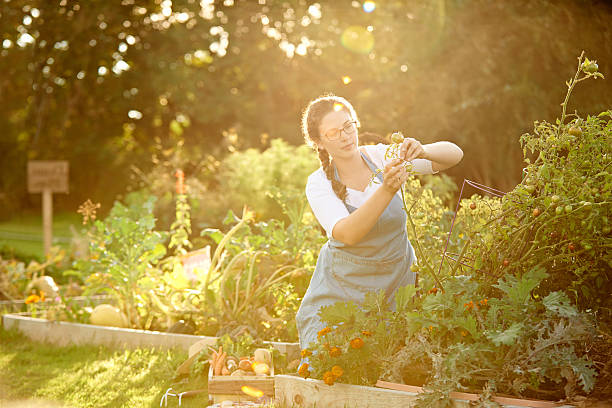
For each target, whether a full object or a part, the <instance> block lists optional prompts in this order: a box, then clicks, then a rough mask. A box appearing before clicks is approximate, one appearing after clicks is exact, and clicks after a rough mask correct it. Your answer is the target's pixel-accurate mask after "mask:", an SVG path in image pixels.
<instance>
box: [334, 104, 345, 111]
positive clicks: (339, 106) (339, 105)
mask: <svg viewBox="0 0 612 408" xmlns="http://www.w3.org/2000/svg"><path fill="white" fill-rule="evenodd" d="M343 108H344V105H342V104H341V103H337V102H336V103H334V111H336V112H339V111H341V110H342V109H343Z"/></svg>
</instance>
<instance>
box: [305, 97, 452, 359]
mask: <svg viewBox="0 0 612 408" xmlns="http://www.w3.org/2000/svg"><path fill="white" fill-rule="evenodd" d="M359 126H360V123H359V119H358V118H357V114H356V113H355V110H354V109H353V107H352V106H351V104H350V103H349V102H348V101H347V100H346V99H344V98H342V97H339V96H334V95H324V96H322V97H319V98H317V99H315V100H313V101H311V102H310V103H309V104H308V107H307V108H306V109H305V111H304V114H303V116H302V132H303V133H304V138H305V140H306V143H308V144H309V145H310V146H311V147H313V148H314V149H315V150H316V151H317V152H318V154H319V160H320V161H321V168H319V169H318V170H316V171H315V172H313V173H312V174H311V175H310V176H309V177H308V182H307V184H306V197H307V198H308V202H309V204H310V207H311V208H312V211H313V213H314V215H315V216H316V218H317V220H318V221H319V223H320V224H321V226H322V227H323V228H324V229H325V231H326V233H327V237H328V238H329V240H328V241H327V242H326V243H325V245H323V248H322V249H321V252H320V254H319V258H318V260H317V265H316V268H315V271H314V273H313V276H312V279H311V281H310V285H309V287H308V290H307V291H306V294H305V295H304V299H303V300H302V304H301V305H300V309H299V310H298V313H297V316H296V323H297V328H298V334H299V338H300V347H301V348H302V349H305V348H308V346H309V345H310V344H311V343H314V342H315V341H316V339H317V333H318V331H319V330H321V329H322V328H323V325H322V324H321V321H320V319H319V317H318V312H319V309H320V308H321V307H322V306H328V305H331V304H334V303H336V302H338V301H344V302H346V301H351V300H352V301H356V302H361V301H363V299H364V296H365V294H366V293H367V292H368V291H379V290H380V289H383V290H385V293H386V295H387V299H388V301H389V302H393V299H394V293H395V291H396V290H397V288H399V287H401V286H406V285H410V284H412V285H414V284H415V280H416V274H415V273H413V272H410V265H411V264H412V263H413V262H416V257H415V255H414V250H413V248H412V246H411V245H410V242H409V241H408V237H407V235H406V213H405V212H404V209H403V204H402V198H401V196H400V194H401V193H399V192H398V191H399V190H400V186H401V185H402V184H403V183H404V182H405V181H406V180H407V179H408V177H409V173H408V172H407V171H406V170H405V166H406V162H412V166H413V167H412V171H413V172H414V173H417V174H434V173H437V172H439V171H441V170H444V169H447V168H449V167H452V166H454V165H455V164H457V163H459V161H460V160H461V158H462V157H463V152H462V151H461V149H460V148H459V147H457V146H456V145H455V144H453V143H450V142H437V143H432V144H427V145H422V144H421V143H420V142H419V141H418V140H416V139H412V138H406V139H404V141H403V142H402V144H401V147H400V150H399V157H400V159H395V160H387V159H385V151H386V149H387V145H384V144H378V145H375V146H359V139H358V132H357V128H358V127H359ZM377 169H384V173H383V174H380V172H376V170H377ZM374 174H375V175H376V176H375V178H376V179H377V181H378V182H374V183H371V182H370V180H371V179H372V177H373V175H374Z"/></svg>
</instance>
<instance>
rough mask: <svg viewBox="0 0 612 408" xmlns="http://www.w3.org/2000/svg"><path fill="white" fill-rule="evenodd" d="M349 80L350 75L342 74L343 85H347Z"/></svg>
mask: <svg viewBox="0 0 612 408" xmlns="http://www.w3.org/2000/svg"><path fill="white" fill-rule="evenodd" d="M351 81H352V79H351V77H350V76H343V77H342V82H343V83H344V85H348V84H350V83H351Z"/></svg>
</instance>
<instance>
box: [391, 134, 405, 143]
mask: <svg viewBox="0 0 612 408" xmlns="http://www.w3.org/2000/svg"><path fill="white" fill-rule="evenodd" d="M391 141H392V142H393V143H402V142H403V141H404V135H402V134H401V132H395V133H393V134H392V135H391Z"/></svg>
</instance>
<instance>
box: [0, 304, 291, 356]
mask: <svg viewBox="0 0 612 408" xmlns="http://www.w3.org/2000/svg"><path fill="white" fill-rule="evenodd" d="M2 325H3V326H4V328H5V329H17V330H18V331H20V332H22V333H23V334H24V335H25V336H26V337H28V338H30V339H32V340H35V341H41V342H46V343H51V344H55V345H58V346H65V345H69V344H93V345H105V346H109V347H120V348H138V347H163V348H173V347H177V348H180V349H183V350H185V351H188V350H189V347H190V346H192V345H193V344H195V343H197V342H199V341H201V340H204V341H205V343H206V344H208V345H211V346H212V345H214V344H215V343H216V342H217V339H218V338H217V337H212V336H195V335H189V334H177V333H164V332H158V331H149V330H136V329H124V328H119V327H108V326H96V325H93V324H82V323H72V322H63V321H52V320H47V319H39V318H34V317H30V316H28V314H5V315H3V316H2ZM264 343H266V344H269V345H271V346H273V347H274V348H276V349H277V350H278V351H280V352H281V353H283V354H286V355H287V358H288V359H295V358H299V353H300V347H299V344H298V343H286V342H273V341H266V342H264Z"/></svg>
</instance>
